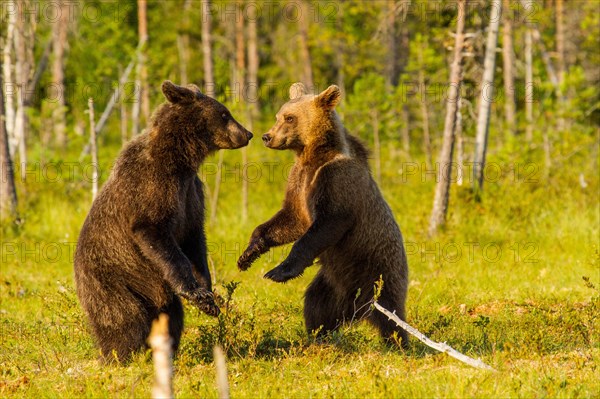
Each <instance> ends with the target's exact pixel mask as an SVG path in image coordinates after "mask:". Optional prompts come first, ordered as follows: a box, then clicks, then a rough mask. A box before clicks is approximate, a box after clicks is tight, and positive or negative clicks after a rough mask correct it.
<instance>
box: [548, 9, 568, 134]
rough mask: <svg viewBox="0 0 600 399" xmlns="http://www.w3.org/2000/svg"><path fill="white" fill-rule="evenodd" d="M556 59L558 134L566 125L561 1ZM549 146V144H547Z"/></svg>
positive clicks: (562, 11) (563, 35) (557, 19)
mask: <svg viewBox="0 0 600 399" xmlns="http://www.w3.org/2000/svg"><path fill="white" fill-rule="evenodd" d="M556 59H557V64H556V66H557V68H556V69H557V75H558V76H557V77H558V91H557V97H558V110H557V111H558V112H557V113H558V118H557V120H556V124H557V130H558V132H559V133H562V132H564V131H565V127H566V123H565V118H564V115H563V113H564V109H565V93H564V92H563V82H564V79H565V72H566V66H565V24H564V9H563V0H556ZM548 144H549V143H548Z"/></svg>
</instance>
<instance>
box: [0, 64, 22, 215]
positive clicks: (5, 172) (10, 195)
mask: <svg viewBox="0 0 600 399" xmlns="http://www.w3.org/2000/svg"><path fill="white" fill-rule="evenodd" d="M2 83H3V80H2V76H0V88H3V85H2ZM5 115H6V110H5V107H4V92H3V90H0V172H1V173H0V179H1V180H0V220H5V219H8V218H11V219H13V220H17V218H18V215H17V190H16V188H15V175H14V171H13V164H12V159H11V157H10V151H9V149H8V132H7V130H6V117H5Z"/></svg>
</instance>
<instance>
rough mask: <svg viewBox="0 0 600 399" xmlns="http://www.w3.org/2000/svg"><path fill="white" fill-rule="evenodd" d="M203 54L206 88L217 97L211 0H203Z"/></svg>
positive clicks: (211, 94) (210, 94)
mask: <svg viewBox="0 0 600 399" xmlns="http://www.w3.org/2000/svg"><path fill="white" fill-rule="evenodd" d="M201 6H202V55H203V63H204V90H205V92H206V95H207V96H209V97H213V98H214V97H215V78H214V73H213V59H212V38H211V15H210V12H211V10H210V0H202V3H201Z"/></svg>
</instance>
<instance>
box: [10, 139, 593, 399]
mask: <svg viewBox="0 0 600 399" xmlns="http://www.w3.org/2000/svg"><path fill="white" fill-rule="evenodd" d="M102 148H103V149H104V148H106V149H104V151H105V152H104V153H102V154H101V158H102V160H103V168H104V169H105V170H107V169H108V168H110V165H111V163H112V162H113V160H114V157H115V156H116V153H117V151H118V149H117V148H116V146H114V145H110V143H108V144H107V146H106V147H102ZM592 153H593V152H592ZM596 154H597V153H596ZM71 155H72V156H71V157H70V158H71V159H76V156H77V155H76V154H71ZM521 155H522V154H505V153H495V154H494V153H491V154H490V158H489V161H490V162H496V163H498V164H499V165H500V166H501V167H502V169H503V171H505V172H506V173H505V176H504V177H502V178H500V179H498V181H490V182H486V185H485V194H484V197H483V201H482V202H475V201H474V200H473V198H472V196H471V194H470V193H469V190H468V182H466V185H465V186H463V187H457V186H454V187H453V191H452V194H451V204H450V212H449V221H448V226H447V227H446V228H445V229H444V230H443V231H442V232H440V234H439V235H438V236H437V237H435V238H434V239H429V238H427V237H426V235H425V231H426V227H427V223H428V218H429V212H430V209H431V203H432V199H433V189H434V182H433V178H432V177H431V175H428V176H426V177H427V178H426V179H425V181H423V179H421V176H420V175H419V174H417V175H411V176H408V177H406V174H400V173H399V172H401V171H404V173H406V166H407V165H408V164H407V163H405V162H406V160H405V159H404V157H403V156H401V155H398V154H397V153H396V152H393V151H389V149H388V148H384V154H383V170H384V177H383V182H382V184H381V186H382V190H383V192H384V195H385V198H386V199H387V201H388V202H389V203H390V206H391V207H392V209H393V211H394V213H395V216H396V218H397V220H398V222H399V223H400V226H401V229H402V231H403V234H404V238H405V241H406V243H407V249H408V250H409V266H410V280H411V285H410V288H409V297H408V303H407V308H408V321H409V323H410V324H412V325H413V326H414V327H416V328H418V329H419V330H421V331H422V332H424V333H426V334H427V335H428V336H430V337H431V338H432V339H434V340H438V341H446V342H447V343H448V344H450V345H451V346H453V347H454V348H456V349H457V350H459V351H461V352H464V353H465V354H467V355H469V356H472V357H480V358H482V360H484V361H485V362H486V363H488V364H490V365H492V366H493V367H494V368H496V369H497V370H498V372H497V373H491V372H487V371H481V370H476V369H473V368H471V367H469V366H467V365H464V364H462V363H460V362H458V361H456V360H455V359H452V358H450V357H448V356H446V355H444V354H440V353H437V352H435V351H433V350H431V349H429V348H427V347H425V346H424V345H422V344H420V343H419V342H417V341H416V339H413V341H412V347H411V349H410V350H409V351H408V352H406V353H403V352H401V351H398V350H396V349H394V348H389V347H387V346H385V345H384V344H383V343H382V342H381V341H380V340H379V339H378V337H377V334H376V332H375V331H374V330H373V329H372V328H371V327H370V326H368V325H366V324H364V323H363V324H358V325H354V326H349V327H346V328H344V329H343V330H342V331H340V332H339V333H336V334H334V335H333V336H331V337H330V338H329V339H328V340H327V341H326V342H324V343H321V344H317V343H315V342H314V340H313V339H312V337H309V336H307V334H306V332H305V331H304V327H303V320H302V295H303V292H304V289H305V288H306V286H307V285H308V283H309V282H310V280H311V277H312V276H313V275H314V273H315V270H316V268H317V266H315V267H312V268H310V269H309V270H308V271H307V273H306V275H305V276H304V277H302V278H300V279H298V280H294V281H293V282H290V283H288V284H285V285H278V284H275V283H273V282H270V281H266V280H263V279H262V275H263V274H264V273H265V272H266V271H268V270H269V269H270V268H272V267H274V266H275V265H276V264H277V263H278V262H279V261H281V260H282V259H284V257H285V254H286V252H287V250H289V246H288V247H285V248H282V249H275V250H273V251H272V252H271V253H270V254H268V255H265V256H263V257H262V258H261V259H260V260H259V261H257V262H256V263H255V265H254V266H253V268H252V269H250V270H249V271H248V272H244V273H241V272H239V271H238V270H237V268H236V267H235V261H236V259H237V256H238V255H239V254H240V253H241V251H242V250H243V249H244V246H245V244H246V242H247V240H248V238H249V235H250V233H251V232H252V230H253V228H254V227H255V226H256V225H257V224H259V223H261V222H263V221H264V220H266V219H267V218H269V217H270V216H271V215H272V214H273V213H274V212H275V211H276V210H277V209H278V207H279V206H280V204H281V201H282V198H283V190H284V187H285V180H284V178H283V175H284V170H285V165H288V164H289V163H290V162H292V161H293V158H292V157H291V155H290V154H286V153H278V152H274V151H268V150H265V149H263V148H261V146H260V145H259V143H254V142H253V143H252V144H251V146H250V147H249V154H248V157H249V160H250V161H251V162H257V163H258V164H259V165H262V177H261V178H260V179H258V180H257V181H255V182H253V183H251V184H250V201H249V203H250V209H249V217H248V220H247V221H241V220H240V213H241V212H240V198H241V190H240V182H239V176H238V177H237V178H236V175H235V173H231V174H229V175H227V176H226V178H225V179H224V181H223V183H222V186H221V193H222V196H221V198H220V200H219V208H218V218H217V221H216V223H215V224H214V225H210V224H209V225H207V235H208V241H209V243H210V244H209V251H210V254H209V256H210V264H211V267H212V268H213V274H214V275H213V278H214V280H215V282H216V290H217V291H218V292H219V294H220V295H221V296H222V297H223V298H224V300H225V301H226V305H223V310H224V312H223V314H222V316H220V318H219V319H218V320H217V319H212V318H209V317H207V316H204V315H202V314H200V313H199V312H198V311H197V310H196V309H194V308H192V307H189V306H186V330H185V332H184V335H183V338H182V346H181V350H180V352H179V355H178V357H177V359H176V360H175V368H176V372H175V380H174V387H175V394H176V396H177V397H203V398H215V397H217V391H216V384H215V369H214V365H213V363H212V348H213V345H214V344H216V343H219V344H221V345H222V346H223V348H224V349H225V351H226V354H227V362H228V364H227V365H228V372H229V382H230V385H231V388H230V389H231V395H232V397H234V398H254V397H293V398H296V397H297V398H300V397H302V398H308V397H310V398H327V397H336V398H337V397H356V398H358V397H361V398H362V397H368V398H389V397H569V398H571V397H582V398H587V397H600V394H599V392H600V383H599V382H598V381H599V380H600V370H599V369H598V367H599V364H600V349H599V344H600V337H599V331H600V330H599V327H600V321H599V315H600V291H599V288H600V275H599V272H600V257H599V242H598V237H599V234H600V231H599V216H600V215H599V210H598V199H599V198H598V190H599V186H598V160H597V159H596V158H597V156H596V157H594V156H593V155H592V154H591V153H590V154H587V155H586V156H584V157H582V158H580V159H579V161H578V163H575V161H573V163H572V164H570V165H566V164H564V163H563V165H562V167H561V168H557V169H556V170H553V171H551V173H550V174H549V177H545V175H544V171H543V170H541V169H540V170H538V172H537V173H536V174H535V176H534V177H535V178H536V179H537V182H533V181H527V179H526V178H525V176H523V175H519V176H517V178H515V176H514V174H512V173H511V172H510V171H511V170H513V169H514V166H515V165H516V164H517V163H516V161H511V159H512V158H514V159H524V158H522V157H521ZM511 157H512V158H511ZM215 160H216V158H212V159H211V160H210V162H215ZM225 160H226V165H227V167H228V170H230V171H233V170H234V169H235V164H236V163H239V162H240V161H241V154H240V153H239V152H227V153H226V157H225ZM265 162H275V163H276V165H275V167H274V168H273V174H272V177H273V178H272V179H271V178H270V176H269V171H268V168H267V167H265ZM519 162H521V161H519ZM532 162H536V160H534V161H532ZM525 163H526V162H521V164H520V165H524V164H525ZM207 170H209V171H210V169H207ZM580 172H582V173H584V174H585V176H586V179H587V182H588V187H587V188H585V189H582V188H581V187H580V186H579V184H578V174H579V173H580ZM30 176H33V175H30ZM39 177H40V178H38V179H34V178H33V177H32V178H31V179H30V180H28V182H27V183H26V184H24V183H22V182H19V184H18V189H19V200H20V210H21V214H22V216H23V220H24V222H23V224H21V225H19V226H16V225H9V224H6V223H5V224H3V225H2V254H1V255H2V262H1V264H2V266H1V277H0V298H1V303H0V323H1V324H0V326H1V337H0V340H1V347H0V395H1V396H3V397H38V398H46V397H56V398H64V397H134V396H135V397H147V396H149V394H150V388H151V385H152V373H153V370H152V364H151V362H149V361H148V359H149V354H148V353H146V354H140V355H139V356H137V357H136V358H135V360H134V361H133V362H132V364H130V365H128V366H126V367H122V366H106V365H102V364H100V363H99V362H98V361H97V360H96V359H97V355H98V351H97V349H96V348H95V347H94V344H93V341H92V339H91V337H90V334H89V332H88V330H87V324H86V323H87V322H86V320H85V318H84V317H83V314H82V311H81V309H80V308H79V305H78V302H77V298H76V296H75V293H74V288H73V277H72V251H73V249H74V243H75V242H76V240H77V235H78V231H79V228H80V226H81V224H82V222H83V219H84V218H85V216H86V213H87V211H88V209H89V206H90V193H89V183H88V182H87V181H86V180H85V179H84V178H83V177H82V176H81V173H76V175H75V176H74V177H73V178H68V177H67V176H64V175H63V176H62V178H61V179H58V181H54V182H50V181H48V179H45V178H44V176H43V175H42V174H41V173H39ZM106 177H107V173H106V172H105V173H104V174H103V179H105V178H106ZM205 177H206V181H207V182H208V184H209V186H210V187H211V188H212V187H213V186H214V184H213V183H214V175H210V174H209V175H207V176H205ZM436 245H437V247H436ZM432 249H433V252H432ZM584 277H585V280H584Z"/></svg>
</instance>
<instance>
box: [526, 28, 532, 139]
mask: <svg viewBox="0 0 600 399" xmlns="http://www.w3.org/2000/svg"><path fill="white" fill-rule="evenodd" d="M533 95H534V94H533V40H532V34H531V28H529V27H528V28H527V30H526V31H525V119H526V121H527V126H526V130H525V139H526V140H527V142H528V143H531V142H532V141H533Z"/></svg>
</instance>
